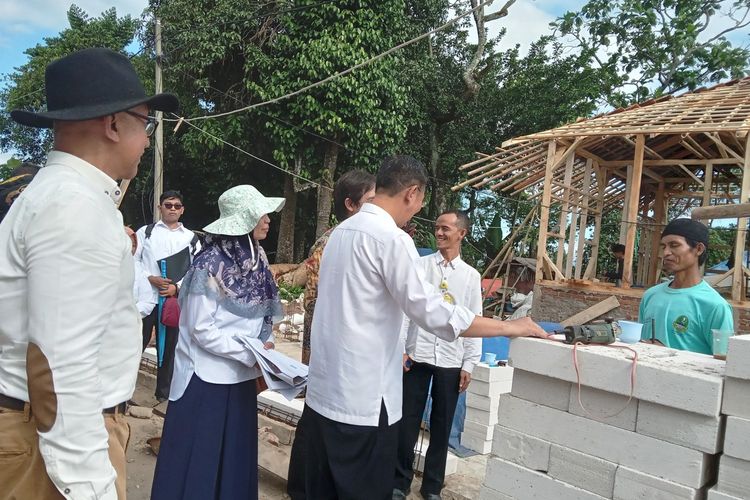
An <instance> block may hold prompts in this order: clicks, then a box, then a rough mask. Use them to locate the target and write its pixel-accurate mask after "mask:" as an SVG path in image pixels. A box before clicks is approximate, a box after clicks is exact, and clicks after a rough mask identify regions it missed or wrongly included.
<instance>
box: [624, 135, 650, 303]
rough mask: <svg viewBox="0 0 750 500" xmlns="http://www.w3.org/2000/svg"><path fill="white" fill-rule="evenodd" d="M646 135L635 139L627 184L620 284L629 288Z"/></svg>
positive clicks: (631, 281)
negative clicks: (625, 227)
mask: <svg viewBox="0 0 750 500" xmlns="http://www.w3.org/2000/svg"><path fill="white" fill-rule="evenodd" d="M645 144H646V137H645V136H644V135H643V134H639V135H638V137H636V141H635V157H634V158H633V175H632V176H631V179H632V182H631V183H630V184H629V185H628V196H627V199H628V205H627V207H628V209H627V212H626V213H625V220H626V222H627V230H626V232H625V258H624V259H625V260H624V262H623V269H622V286H623V287H624V288H630V286H631V285H632V284H633V251H634V249H635V235H636V230H637V229H638V227H637V218H638V201H639V200H640V198H641V176H642V175H643V151H644V147H645Z"/></svg>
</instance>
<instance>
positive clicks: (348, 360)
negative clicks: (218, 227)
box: [291, 156, 547, 500]
mask: <svg viewBox="0 0 750 500" xmlns="http://www.w3.org/2000/svg"><path fill="white" fill-rule="evenodd" d="M426 185H427V171H426V170H425V168H424V166H423V165H422V164H421V163H420V162H418V161H417V160H415V159H414V158H411V157H409V156H394V157H390V158H387V159H386V160H385V161H384V162H383V165H382V166H381V167H380V170H379V171H378V174H377V177H376V194H375V198H374V199H373V201H372V203H366V204H365V205H364V206H363V207H362V209H361V210H360V211H359V213H357V214H356V215H353V216H352V217H350V218H349V219H347V220H346V221H344V222H343V223H341V224H340V225H339V226H338V227H337V228H336V229H335V230H334V231H333V233H331V236H330V239H329V241H328V244H327V245H326V248H325V250H324V251H323V258H322V260H321V266H320V281H319V283H318V301H317V303H316V308H315V316H314V317H313V325H312V330H313V334H312V352H313V353H314V354H313V356H312V357H311V359H310V375H309V384H308V389H307V397H306V400H305V403H306V405H305V408H304V411H303V415H302V418H301V419H300V423H299V425H300V426H303V428H304V433H305V435H306V442H307V446H306V456H305V458H304V463H305V466H306V469H307V470H306V474H305V496H306V498H310V499H313V498H314V499H318V498H342V499H344V498H349V499H355V498H356V499H358V500H360V499H361V500H366V499H371V498H372V499H378V500H382V499H385V498H390V496H391V493H392V489H393V476H394V468H395V462H396V448H397V442H398V427H397V426H396V425H395V424H396V423H397V422H398V421H399V420H400V419H401V403H402V401H401V398H402V378H403V370H402V364H403V353H404V343H403V341H402V340H401V326H402V323H403V318H404V312H405V313H406V314H407V315H408V316H409V318H410V319H411V320H412V321H414V322H415V323H416V324H417V325H419V326H420V327H421V328H423V329H424V330H426V331H429V332H432V333H434V334H435V335H436V336H438V337H440V338H442V339H444V340H448V341H453V340H455V339H456V338H457V337H458V336H459V335H463V336H467V337H494V336H501V335H502V336H508V337H516V336H537V337H543V338H546V336H547V335H546V334H545V333H544V331H543V330H542V329H541V328H540V327H539V326H538V325H537V324H536V323H534V322H533V321H531V320H530V319H528V318H524V319H522V320H516V321H508V322H500V321H495V320H492V319H488V318H483V317H481V316H477V315H476V314H474V313H473V312H472V311H470V310H469V309H467V308H465V307H463V306H460V305H454V304H449V303H447V302H445V301H444V298H443V294H442V293H440V292H439V291H438V290H436V289H435V288H434V287H432V286H431V285H429V284H428V283H426V282H425V281H424V279H423V278H422V275H421V273H419V272H418V271H417V268H416V266H415V265H414V261H415V260H416V259H417V257H418V254H417V250H416V248H415V247H414V242H413V241H412V240H411V238H410V237H409V235H408V234H406V233H405V232H404V231H402V230H401V229H399V228H400V227H402V226H403V225H404V224H406V222H407V221H408V220H409V219H410V218H411V217H412V216H413V215H415V214H416V213H417V212H419V210H420V209H421V208H422V202H423V200H424V191H425V187H426ZM291 460H297V458H296V457H295V454H294V453H292V457H291Z"/></svg>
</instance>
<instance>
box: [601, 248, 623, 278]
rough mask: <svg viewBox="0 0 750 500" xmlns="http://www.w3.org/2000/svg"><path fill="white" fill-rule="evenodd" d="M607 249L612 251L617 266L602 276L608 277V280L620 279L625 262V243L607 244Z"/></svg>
mask: <svg viewBox="0 0 750 500" xmlns="http://www.w3.org/2000/svg"><path fill="white" fill-rule="evenodd" d="M609 251H610V252H612V256H613V257H614V258H615V259H617V267H616V268H615V269H614V270H611V271H608V272H607V273H606V274H605V275H604V276H605V277H607V278H609V280H610V281H613V282H617V281H620V280H621V279H622V269H623V267H624V264H625V245H623V244H621V243H612V244H611V245H610V246H609Z"/></svg>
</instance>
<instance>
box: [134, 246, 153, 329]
mask: <svg viewBox="0 0 750 500" xmlns="http://www.w3.org/2000/svg"><path fill="white" fill-rule="evenodd" d="M134 264H135V277H134V280H133V298H134V299H135V307H136V309H138V313H139V314H140V315H141V318H145V317H146V316H148V315H149V314H151V312H152V311H153V310H154V307H156V302H157V300H158V298H157V297H156V296H155V294H154V293H153V292H154V290H153V287H152V286H151V283H149V281H148V277H147V276H146V273H144V272H143V266H141V263H140V262H138V261H137V260H136V261H135V262H134Z"/></svg>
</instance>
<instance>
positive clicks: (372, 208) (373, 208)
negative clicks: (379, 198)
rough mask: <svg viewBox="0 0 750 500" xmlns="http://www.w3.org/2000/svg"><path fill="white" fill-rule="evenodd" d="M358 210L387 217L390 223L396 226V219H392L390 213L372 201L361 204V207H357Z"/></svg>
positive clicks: (383, 217)
mask: <svg viewBox="0 0 750 500" xmlns="http://www.w3.org/2000/svg"><path fill="white" fill-rule="evenodd" d="M359 211H360V212H365V213H368V214H373V215H375V216H377V217H380V218H382V219H387V220H389V221H391V223H392V224H393V225H394V226H396V221H395V220H393V217H392V216H391V214H389V213H388V212H386V211H385V210H383V209H382V208H381V207H379V206H377V205H375V204H374V203H365V204H364V205H362V208H360V209H359Z"/></svg>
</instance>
